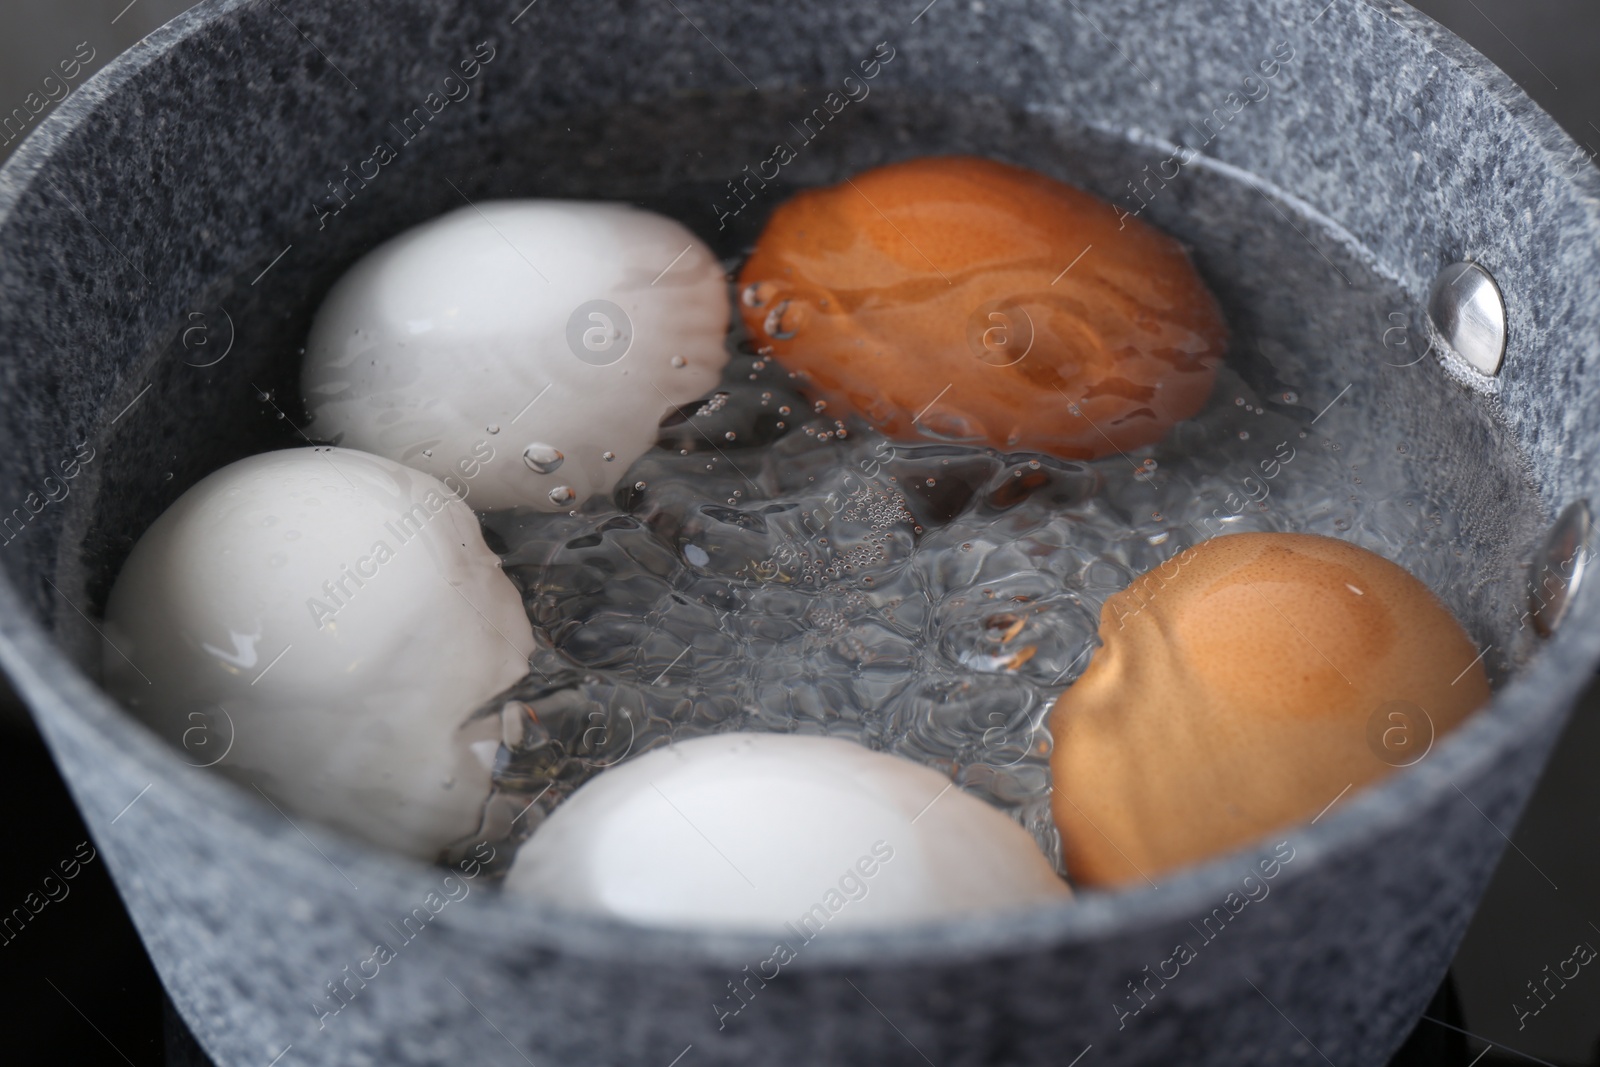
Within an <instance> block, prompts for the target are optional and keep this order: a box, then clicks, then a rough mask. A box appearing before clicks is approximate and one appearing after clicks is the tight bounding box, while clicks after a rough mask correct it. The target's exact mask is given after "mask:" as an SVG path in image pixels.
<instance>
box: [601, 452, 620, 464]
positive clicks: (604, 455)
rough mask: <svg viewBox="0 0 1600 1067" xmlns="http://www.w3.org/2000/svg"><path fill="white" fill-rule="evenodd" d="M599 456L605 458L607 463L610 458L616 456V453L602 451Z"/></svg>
mask: <svg viewBox="0 0 1600 1067" xmlns="http://www.w3.org/2000/svg"><path fill="white" fill-rule="evenodd" d="M600 458H601V459H603V460H605V461H606V462H607V463H610V462H611V461H612V460H614V459H616V458H617V454H616V453H615V452H602V453H600Z"/></svg>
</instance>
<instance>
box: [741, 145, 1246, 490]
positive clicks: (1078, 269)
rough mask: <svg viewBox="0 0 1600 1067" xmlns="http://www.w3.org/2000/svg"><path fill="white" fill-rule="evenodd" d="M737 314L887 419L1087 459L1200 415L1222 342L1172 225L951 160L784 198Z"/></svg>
mask: <svg viewBox="0 0 1600 1067" xmlns="http://www.w3.org/2000/svg"><path fill="white" fill-rule="evenodd" d="M740 310H741V313H742V315H743V318H744V322H745V325H746V327H747V328H748V329H749V330H750V332H751V334H752V336H753V337H754V338H755V340H756V343H757V344H758V345H761V346H764V347H768V348H770V350H771V352H772V354H773V355H774V356H775V357H776V358H777V360H778V361H779V362H780V363H782V364H783V365H784V366H785V367H787V368H788V369H789V370H791V371H797V372H802V373H803V375H804V376H805V378H806V379H808V381H809V388H810V389H811V391H812V392H813V393H814V394H816V395H818V396H819V397H821V398H822V399H824V400H826V401H828V402H829V403H830V404H833V405H834V406H835V410H840V409H841V408H842V409H845V410H851V411H854V412H856V413H857V414H860V415H862V416H863V417H865V418H866V419H867V420H868V421H869V422H871V423H872V424H873V425H875V426H876V427H877V428H878V429H880V430H882V431H883V432H884V433H886V434H889V435H892V436H906V435H910V434H914V433H919V432H920V433H924V434H927V435H930V436H934V437H939V438H942V439H945V440H960V441H970V442H973V443H979V444H989V445H992V446H994V447H996V448H1002V449H1007V450H1027V451H1037V452H1045V453H1049V454H1052V455H1056V456H1061V457H1063V458H1067V459H1091V458H1095V457H1098V456H1102V455H1108V454H1111V453H1114V452H1115V451H1117V450H1118V449H1124V450H1125V449H1130V448H1135V447H1138V446H1140V445H1146V444H1151V443H1153V442H1155V441H1158V440H1160V439H1161V437H1162V436H1163V435H1164V434H1165V433H1166V432H1167V430H1168V429H1169V428H1170V427H1171V426H1172V424H1173V423H1174V422H1176V421H1178V420H1180V419H1186V418H1188V417H1190V416H1192V415H1194V414H1195V413H1196V412H1198V411H1199V410H1200V408H1201V406H1202V405H1204V403H1205V401H1206V399H1207V397H1208V396H1209V395H1210V392H1211V386H1212V382H1213V379H1214V378H1215V375H1216V366H1217V363H1218V361H1219V360H1220V357H1221V353H1222V349H1223V346H1224V344H1225V342H1226V338H1227V329H1226V327H1225V326H1224V324H1223V321H1222V315H1221V313H1220V311H1219V310H1218V307H1217V303H1216V301H1215V299H1214V298H1213V297H1212V295H1211V293H1210V291H1209V290H1207V289H1206V287H1205V284H1204V283H1203V282H1202V281H1201V280H1200V276H1199V274H1197V273H1196V272H1195V269H1194V266H1193V264H1191V263H1190V262H1189V257H1188V256H1187V255H1186V254H1185V253H1184V250H1183V248H1182V247H1181V246H1180V245H1179V244H1178V242H1177V241H1175V240H1173V239H1172V238H1170V237H1168V236H1166V235H1165V234H1162V233H1160V232H1159V231H1157V230H1155V229H1153V228H1152V227H1150V226H1147V225H1145V224H1144V223H1142V222H1140V221H1139V220H1137V219H1134V218H1132V217H1129V216H1126V215H1125V214H1123V213H1120V212H1118V211H1117V210H1116V209H1115V208H1114V207H1112V206H1111V205H1110V204H1108V203H1106V202H1105V201H1103V200H1100V199H1098V198H1097V197H1094V196H1091V195H1090V194H1088V193H1086V192H1084V191H1082V190H1081V189H1076V188H1074V187H1072V186H1070V185H1065V184H1063V183H1061V182H1058V181H1055V180H1053V179H1051V178H1047V177H1045V176H1044V175H1042V174H1036V173H1034V172H1032V171H1027V170H1023V169H1021V168H1020V167H1013V166H1009V165H1007V164H1004V163H996V162H994V161H992V160H987V159H976V158H972V157H964V156H952V157H940V158H932V159H917V160H911V161H909V162H905V163H895V164H892V165H890V166H886V167H879V168H877V169H876V170H870V171H867V172H865V173H863V174H858V175H856V176H855V177H854V178H847V179H846V180H845V181H844V182H843V184H840V185H836V186H832V187H829V188H822V189H812V190H808V191H806V192H802V193H800V194H799V195H798V196H795V197H794V198H793V199H791V200H789V201H787V202H785V203H784V204H782V205H781V206H779V208H778V209H777V210H776V211H775V212H774V213H773V215H772V218H771V219H770V220H769V221H768V223H767V226H766V229H765V231H764V232H763V233H762V235H761V239H760V241H759V242H758V243H757V244H756V250H755V252H754V253H753V254H752V255H751V256H750V258H749V260H747V261H746V263H745V265H744V269H743V270H742V271H741V272H740Z"/></svg>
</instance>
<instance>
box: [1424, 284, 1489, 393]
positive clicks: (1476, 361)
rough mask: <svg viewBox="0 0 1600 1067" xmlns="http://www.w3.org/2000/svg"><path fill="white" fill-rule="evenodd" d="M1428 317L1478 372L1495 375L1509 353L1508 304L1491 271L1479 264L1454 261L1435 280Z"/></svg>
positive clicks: (1429, 295) (1429, 299) (1450, 344)
mask: <svg viewBox="0 0 1600 1067" xmlns="http://www.w3.org/2000/svg"><path fill="white" fill-rule="evenodd" d="M1428 317H1429V318H1431V319H1433V325H1434V327H1435V328H1436V329H1437V330H1438V331H1439V333H1440V334H1441V335H1442V336H1443V337H1444V340H1445V343H1446V344H1448V345H1449V346H1450V347H1451V348H1453V349H1455V351H1456V353H1457V354H1458V355H1459V356H1460V357H1461V358H1462V359H1464V360H1466V361H1467V363H1468V364H1469V365H1470V366H1471V367H1472V369H1473V370H1475V371H1477V372H1478V373H1479V374H1482V375H1484V376H1486V377H1489V378H1493V377H1494V376H1495V375H1496V374H1499V373H1500V361H1501V360H1502V359H1504V358H1505V354H1506V304H1505V300H1504V299H1503V298H1502V297H1501V295H1500V287H1499V286H1498V285H1496V284H1495V281H1494V278H1492V277H1491V276H1490V275H1489V272H1488V271H1486V270H1484V269H1483V268H1482V267H1480V266H1478V265H1477V264H1476V263H1452V264H1450V265H1449V266H1448V267H1446V268H1445V269H1444V270H1442V271H1440V272H1439V274H1438V276H1437V277H1435V278H1434V279H1433V291H1432V292H1431V293H1429V294H1428Z"/></svg>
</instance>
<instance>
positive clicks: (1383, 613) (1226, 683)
mask: <svg viewBox="0 0 1600 1067" xmlns="http://www.w3.org/2000/svg"><path fill="white" fill-rule="evenodd" d="M1100 640H1101V642H1102V647H1101V648H1100V649H1098V650H1097V651H1096V652H1095V654H1094V658H1093V659H1092V660H1091V661H1090V663H1089V668H1088V669H1087V670H1086V671H1084V673H1083V676H1082V677H1081V678H1079V679H1078V681H1077V682H1076V683H1075V684H1074V685H1073V686H1072V688H1070V689H1068V690H1067V691H1066V692H1065V693H1063V694H1062V695H1061V697H1060V699H1059V700H1057V701H1056V705H1055V707H1054V708H1053V709H1052V710H1051V714H1050V732H1051V734H1052V736H1053V738H1054V742H1055V749H1054V752H1053V753H1052V755H1051V759H1050V766H1051V770H1052V772H1053V774H1054V777H1055V790H1054V794H1053V796H1052V807H1053V810H1054V814H1055V819H1056V825H1057V826H1058V827H1059V828H1060V830H1061V838H1062V844H1063V847H1064V850H1065V855H1066V860H1067V871H1068V874H1069V875H1070V876H1071V877H1072V878H1073V880H1074V881H1076V882H1077V883H1079V884H1080V885H1110V884H1116V883H1122V882H1128V881H1133V880H1138V879H1140V878H1141V877H1143V878H1151V879H1154V878H1155V877H1157V876H1159V875H1160V874H1161V873H1162V872H1164V871H1168V870H1170V869H1172V868H1174V867H1178V866H1181V865H1183V864H1186V863H1192V862H1194V861H1196V860H1200V859H1204V858H1206V857H1208V856H1212V855H1215V854H1217V853H1219V852H1224V851H1227V850H1228V849H1230V848H1236V847H1239V846H1242V845H1244V844H1246V843H1248V842H1250V841H1252V840H1254V839H1256V838H1258V837H1260V836H1262V835H1264V834H1266V833H1267V832H1268V831H1270V830H1272V829H1273V828H1275V827H1279V826H1284V825H1288V824H1290V823H1293V822H1296V821H1298V820H1301V819H1306V818H1310V817H1313V816H1315V815H1317V814H1318V812H1319V811H1321V810H1322V809H1323V808H1325V807H1326V806H1327V805H1329V804H1330V803H1331V802H1333V801H1334V799H1335V798H1336V797H1338V796H1339V795H1340V793H1341V792H1343V791H1344V790H1345V788H1346V787H1348V786H1356V787H1359V786H1360V785H1361V784H1362V783H1364V782H1368V781H1371V780H1373V779H1375V778H1378V777H1379V776H1381V775H1383V774H1386V773H1388V772H1389V771H1391V770H1393V769H1394V768H1395V767H1397V766H1405V765H1408V764H1410V763H1412V762H1415V761H1416V760H1417V759H1420V758H1422V757H1423V756H1425V755H1426V753H1427V750H1428V746H1429V745H1431V744H1432V741H1433V738H1434V736H1435V735H1436V734H1443V733H1444V732H1446V731H1448V730H1450V729H1451V728H1453V727H1454V726H1456V725H1457V724H1458V723H1460V722H1461V720H1462V719H1464V718H1465V717H1466V716H1467V715H1468V714H1469V713H1470V712H1471V711H1472V710H1473V709H1474V708H1476V707H1478V706H1479V705H1481V704H1483V703H1484V702H1485V701H1486V700H1488V698H1489V685H1488V681H1487V680H1486V678H1485V676H1484V671H1483V667H1482V666H1481V664H1480V662H1479V654H1478V650H1477V649H1476V648H1475V647H1473V644H1472V641H1471V640H1470V639H1469V638H1468V637H1467V635H1466V633H1465V631H1463V630H1462V628H1461V625H1460V624H1459V623H1457V622H1456V620H1455V619H1454V617H1452V616H1451V614H1450V612H1449V611H1448V610H1447V609H1446V608H1445V607H1444V606H1443V605H1442V604H1440V603H1439V601H1438V600H1437V599H1435V597H1434V596H1433V594H1432V593H1431V592H1429V591H1428V589H1427V587H1426V586H1424V585H1423V584H1422V583H1421V582H1419V581H1418V580H1417V579H1415V578H1413V577H1412V576H1411V575H1410V574H1408V573H1406V571H1405V570H1403V569H1401V568H1400V567H1398V566H1396V565H1395V564H1393V563H1390V562H1389V561H1388V560H1386V559H1384V558H1382V557H1381V556H1377V555H1374V554H1373V553H1371V552H1368V551H1366V550H1365V549H1361V548H1357V547H1355V546H1354V545H1351V544H1347V543H1346V542H1343V541H1338V540H1334V539H1333V538H1328V537H1317V536H1313V535H1310V534H1286V533H1250V534H1234V535H1230V536H1226V537H1218V538H1214V539H1212V540H1210V541H1206V542H1203V543H1202V544H1200V545H1198V546H1196V547H1194V548H1191V549H1189V550H1187V551H1186V552H1184V553H1182V554H1180V555H1179V556H1176V557H1174V558H1173V559H1170V560H1168V561H1167V562H1166V563H1163V564H1162V565H1161V566H1160V567H1158V568H1156V569H1155V570H1152V571H1149V572H1147V573H1146V574H1144V575H1143V576H1141V577H1140V578H1139V579H1137V580H1135V581H1134V583H1133V584H1132V585H1130V586H1129V587H1128V588H1127V589H1125V590H1123V591H1122V592H1120V593H1118V594H1116V595H1115V596H1113V597H1111V598H1110V599H1109V600H1107V601H1106V604H1105V607H1104V609H1103V610H1102V611H1101V613H1100Z"/></svg>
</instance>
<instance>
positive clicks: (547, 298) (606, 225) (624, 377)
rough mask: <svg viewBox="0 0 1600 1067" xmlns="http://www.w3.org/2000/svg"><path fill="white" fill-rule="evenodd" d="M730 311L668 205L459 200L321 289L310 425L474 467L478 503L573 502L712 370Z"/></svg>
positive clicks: (386, 451) (361, 442)
mask: <svg viewBox="0 0 1600 1067" xmlns="http://www.w3.org/2000/svg"><path fill="white" fill-rule="evenodd" d="M728 310H729V309H728V293H727V282H726V280H725V278H724V275H723V271H722V267H721V265H720V264H719V263H718V262H717V260H716V257H715V256H714V255H713V254H712V252H711V249H710V248H708V247H707V246H706V245H705V243H704V242H703V241H701V240H700V239H699V238H697V237H695V236H694V234H692V233H690V232H689V231H688V230H687V229H685V228H684V227H683V226H681V225H679V224H678V223H676V222H674V221H672V220H671V219H668V218H664V217H662V216H660V215H655V214H652V213H650V212H648V211H640V210H638V209H636V208H632V207H629V206H627V205H625V204H606V203H587V202H581V201H560V200H506V201H497V202H496V201H491V202H485V203H481V204H477V205H475V206H472V207H464V208H461V209H460V210H458V211H454V212H452V213H450V214H448V215H444V216H442V217H440V218H437V219H434V220H433V221H431V222H427V223H424V224H422V225H420V226H417V227H415V228H413V229H410V230H407V231H406V232H405V233H402V234H401V235H399V236H398V237H396V238H394V239H392V240H390V241H388V242H387V243H385V244H383V245H381V246H379V247H378V248H377V249H375V250H374V251H372V252H371V253H369V254H368V255H366V256H365V257H363V258H362V259H361V260H360V261H359V262H357V263H356V264H355V266H353V267H351V268H350V270H349V271H348V272H346V273H345V275H344V276H343V277H342V278H340V279H339V281H338V283H337V284H336V285H334V287H333V289H332V290H331V291H330V292H329V294H328V297H327V299H326V300H325V301H324V302H323V304H322V307H321V308H320V309H319V310H318V312H317V315H316V319H315V321H314V322H313V323H312V327H311V336H310V338H309V340H308V342H307V345H306V356H305V365H304V367H303V370H302V374H301V386H302V389H303V390H304V393H305V397H306V406H307V409H308V410H309V411H310V413H311V415H312V423H311V427H310V431H309V432H310V433H311V434H312V435H313V436H315V437H317V438H319V439H321V440H326V441H334V442H337V443H339V444H342V445H345V446H348V447H351V448H360V449H363V450H365V451H368V452H374V453H377V454H378V455H382V456H388V457H389V458H390V459H394V460H398V461H399V462H401V463H404V464H406V465H407V466H411V467H415V468H417V469H418V470H423V471H427V472H428V473H430V474H433V475H434V476H436V477H439V478H442V479H445V480H446V481H447V482H449V481H450V479H451V478H452V477H455V478H470V479H471V484H470V495H469V496H468V498H467V502H468V503H469V504H471V505H472V506H473V507H474V508H477V509H479V510H495V509H499V508H508V507H515V506H518V505H528V506H532V507H536V508H540V509H542V510H545V511H568V510H570V509H572V508H573V507H576V506H577V505H579V504H581V503H582V502H583V501H584V500H585V499H586V498H588V497H589V496H590V495H592V494H596V493H608V492H610V491H611V489H612V488H613V487H614V486H615V485H616V483H617V480H618V479H619V478H620V477H621V476H622V475H623V474H624V473H625V472H626V471H627V469H628V466H629V465H630V464H631V463H633V461H634V460H636V459H638V458H639V457H640V456H641V455H643V454H644V453H645V451H646V450H647V449H649V448H650V447H651V445H653V444H654V443H655V440H656V436H657V433H656V431H657V427H658V425H659V424H660V421H661V418H662V416H663V415H665V414H666V413H667V412H668V411H669V410H671V409H672V408H673V407H675V406H678V405H682V404H687V403H689V402H690V401H692V400H695V399H696V398H698V397H701V396H703V395H704V394H705V393H706V392H707V391H709V390H710V389H711V388H712V387H713V386H714V385H716V383H717V380H718V376H719V374H720V372H721V370H722V368H723V366H724V365H725V364H726V363H727V359H728V356H727V351H726V349H725V348H724V347H723V342H724V338H725V336H726V333H727V329H728ZM608 455H610V456H612V457H613V458H611V459H607V458H606V456H608ZM451 484H452V485H453V484H454V483H451Z"/></svg>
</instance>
